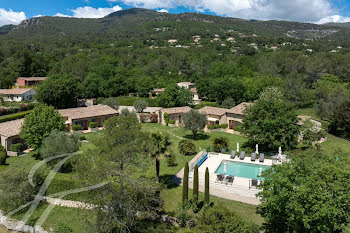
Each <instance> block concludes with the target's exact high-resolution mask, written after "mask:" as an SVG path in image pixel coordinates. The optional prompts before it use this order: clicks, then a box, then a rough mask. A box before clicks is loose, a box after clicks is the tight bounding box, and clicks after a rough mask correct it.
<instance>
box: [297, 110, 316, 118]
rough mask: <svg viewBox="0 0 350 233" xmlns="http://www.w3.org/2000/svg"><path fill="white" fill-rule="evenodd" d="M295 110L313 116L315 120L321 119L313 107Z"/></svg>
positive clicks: (300, 113)
mask: <svg viewBox="0 0 350 233" xmlns="http://www.w3.org/2000/svg"><path fill="white" fill-rule="evenodd" d="M297 112H298V114H299V115H303V116H310V117H312V118H314V119H315V120H321V119H320V118H319V117H318V116H317V114H316V111H315V109H314V108H299V109H298V111H297Z"/></svg>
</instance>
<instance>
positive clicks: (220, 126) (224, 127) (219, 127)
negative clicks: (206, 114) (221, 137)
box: [208, 124, 228, 129]
mask: <svg viewBox="0 0 350 233" xmlns="http://www.w3.org/2000/svg"><path fill="white" fill-rule="evenodd" d="M227 127H228V124H222V125H209V126H208V129H226V128H227Z"/></svg>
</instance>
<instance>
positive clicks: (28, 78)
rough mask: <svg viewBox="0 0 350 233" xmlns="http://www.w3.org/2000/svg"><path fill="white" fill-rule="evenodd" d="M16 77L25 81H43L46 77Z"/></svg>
mask: <svg viewBox="0 0 350 233" xmlns="http://www.w3.org/2000/svg"><path fill="white" fill-rule="evenodd" d="M18 79H23V80H26V81H43V80H45V79H47V77H19V78H18Z"/></svg>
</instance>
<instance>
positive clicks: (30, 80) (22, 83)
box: [16, 77, 46, 87]
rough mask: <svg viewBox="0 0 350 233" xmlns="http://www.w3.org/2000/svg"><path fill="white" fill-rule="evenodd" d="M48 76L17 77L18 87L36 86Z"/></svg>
mask: <svg viewBox="0 0 350 233" xmlns="http://www.w3.org/2000/svg"><path fill="white" fill-rule="evenodd" d="M45 79H46V77H20V78H18V79H17V81H16V82H17V86H18V87H29V86H35V85H37V84H38V83H40V82H42V81H44V80H45Z"/></svg>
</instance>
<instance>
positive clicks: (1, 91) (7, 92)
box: [0, 88, 32, 95]
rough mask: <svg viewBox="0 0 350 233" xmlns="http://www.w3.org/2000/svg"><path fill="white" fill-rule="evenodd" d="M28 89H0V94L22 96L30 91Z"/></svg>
mask: <svg viewBox="0 0 350 233" xmlns="http://www.w3.org/2000/svg"><path fill="white" fill-rule="evenodd" d="M30 90H32V89H30V88H15V89H0V94H3V95H23V94H24V93H26V92H28V91H30Z"/></svg>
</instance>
